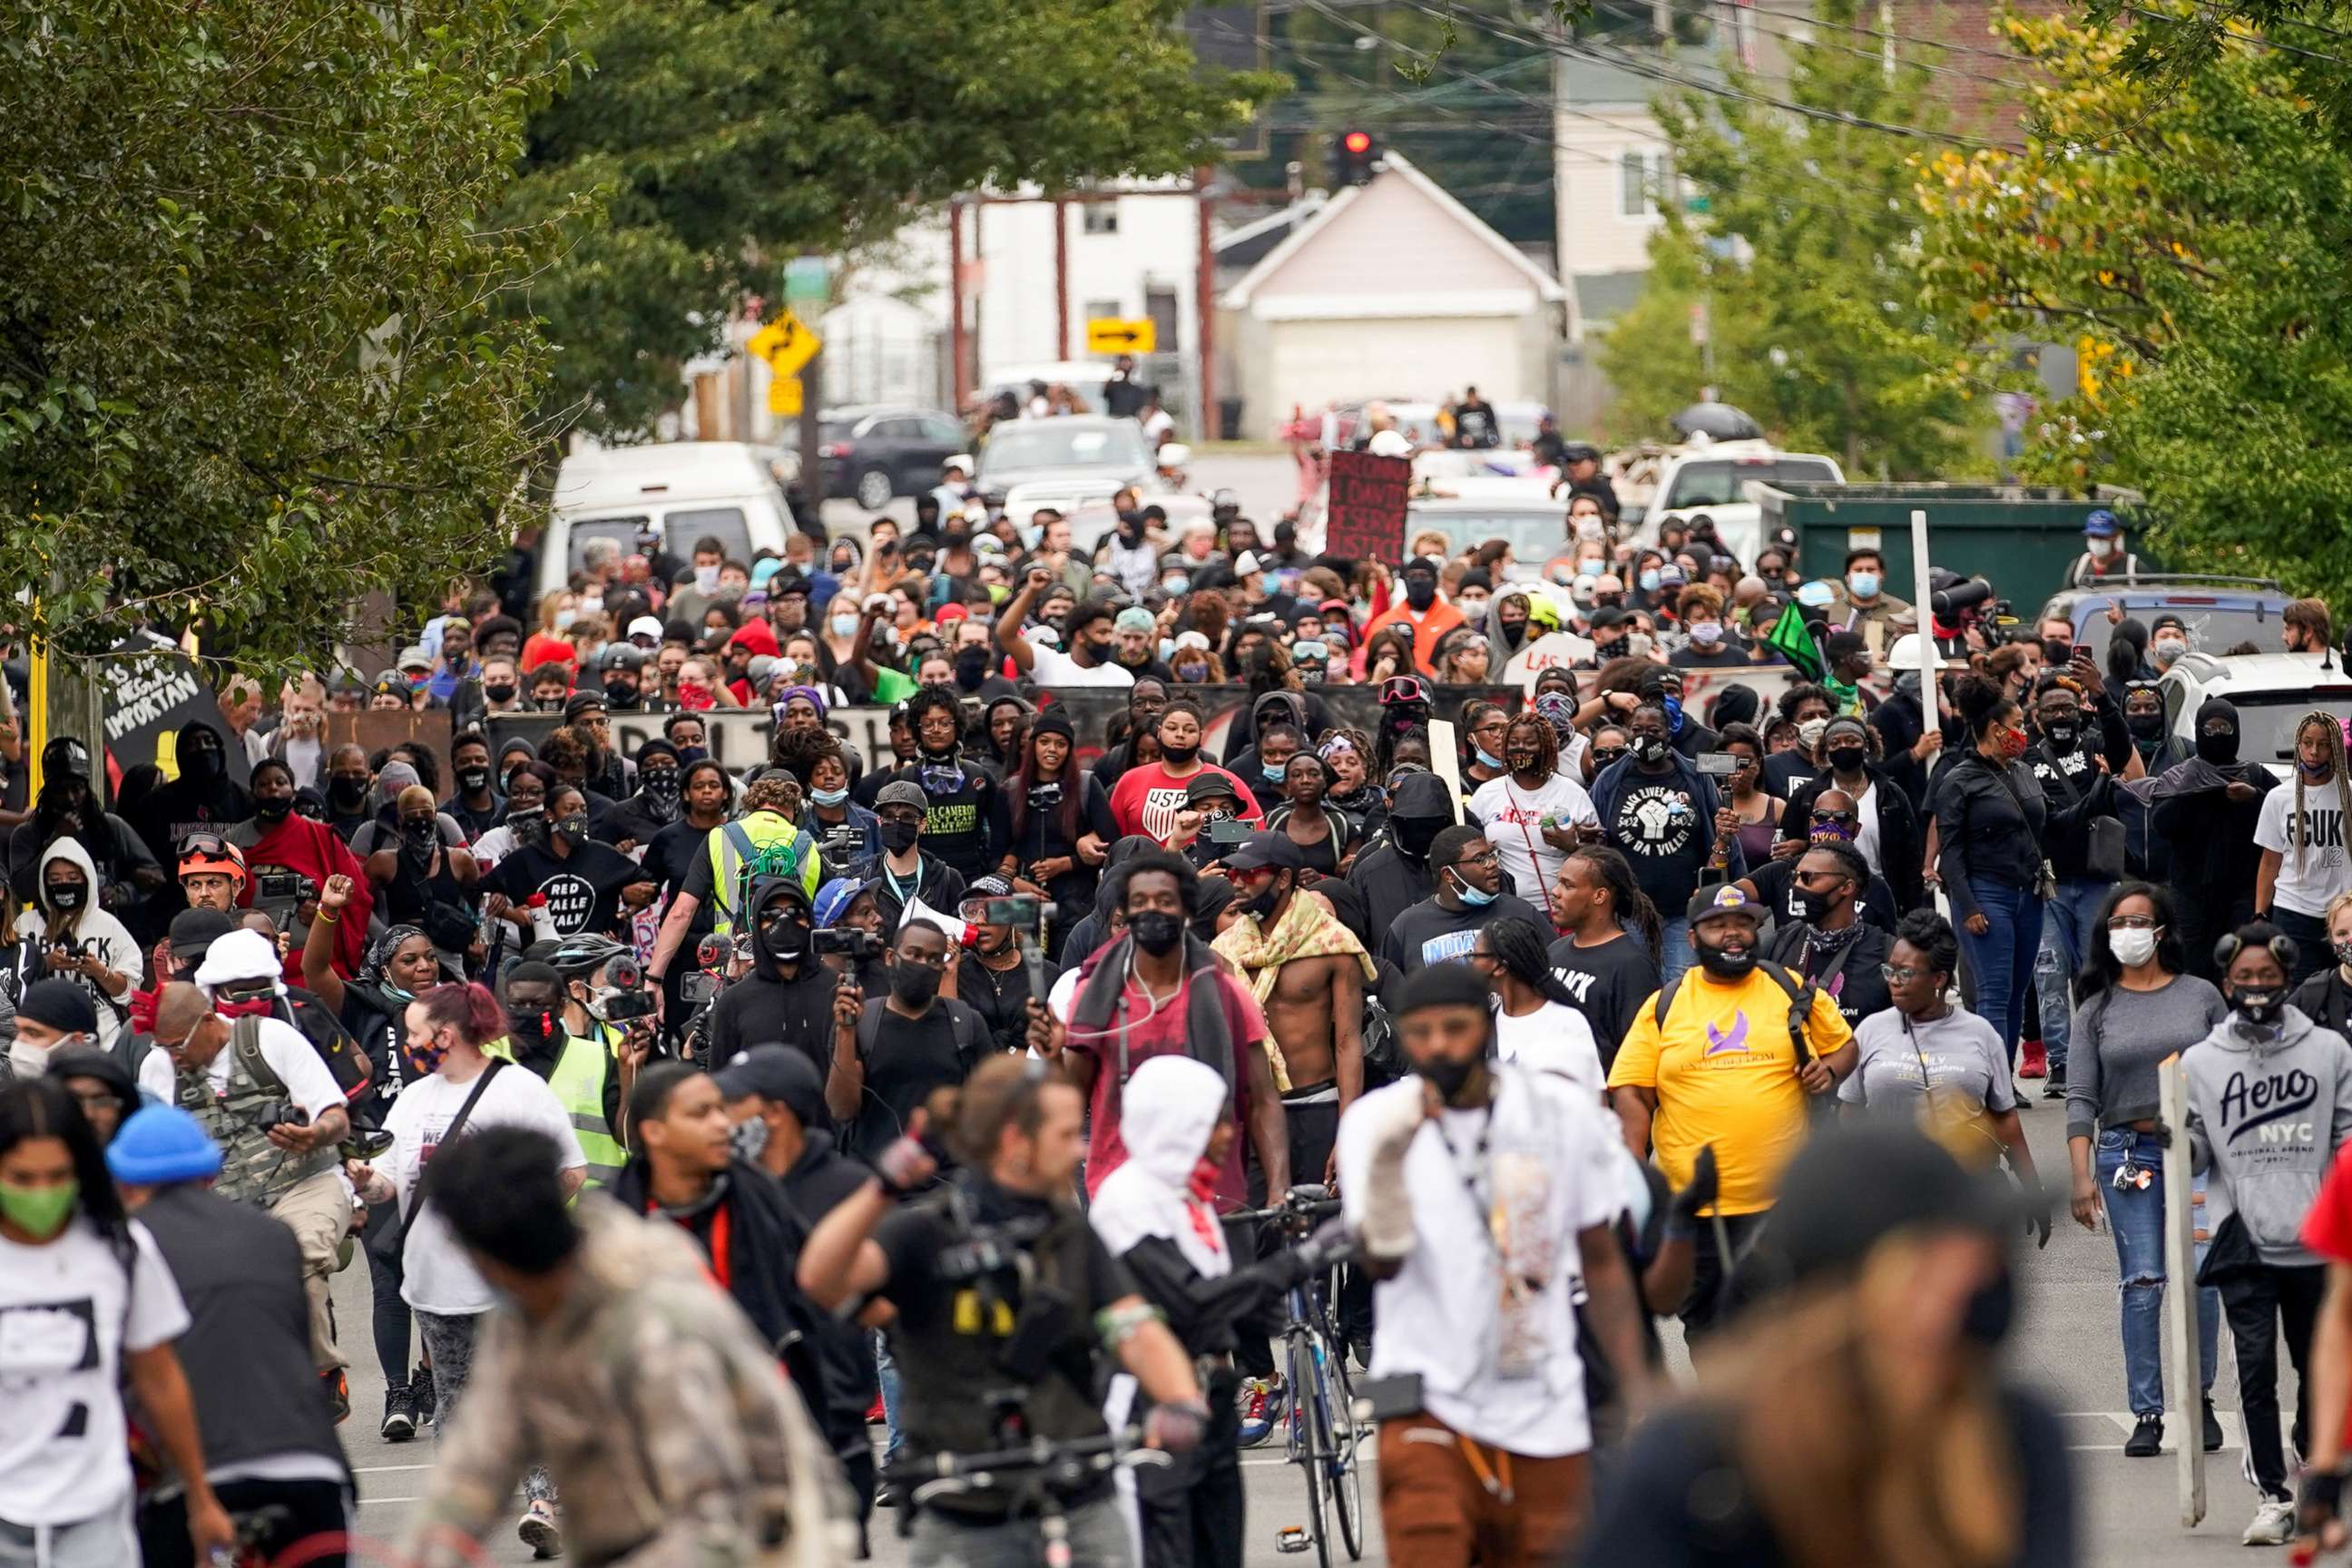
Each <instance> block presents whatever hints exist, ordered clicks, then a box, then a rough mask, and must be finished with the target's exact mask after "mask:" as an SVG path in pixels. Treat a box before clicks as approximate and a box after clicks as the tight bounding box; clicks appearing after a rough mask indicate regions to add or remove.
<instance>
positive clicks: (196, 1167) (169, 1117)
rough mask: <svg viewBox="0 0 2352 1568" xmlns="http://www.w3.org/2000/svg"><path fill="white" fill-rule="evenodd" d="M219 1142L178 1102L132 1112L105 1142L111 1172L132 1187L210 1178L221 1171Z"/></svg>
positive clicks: (108, 1168)
mask: <svg viewBox="0 0 2352 1568" xmlns="http://www.w3.org/2000/svg"><path fill="white" fill-rule="evenodd" d="M220 1168H221V1152H220V1145H219V1144H217V1143H215V1142H213V1141H212V1137H211V1135H210V1134H208V1133H207V1132H205V1130H204V1128H203V1127H202V1126H201V1125H199V1124H198V1122H197V1121H196V1119H195V1118H194V1117H193V1116H191V1115H189V1114H188V1113H187V1112H186V1111H184V1110H181V1109H180V1108H179V1107H178V1106H176V1105H150V1106H147V1107H145V1108H143V1109H142V1110H136V1111H133V1112H132V1113H131V1116H130V1118H129V1119H128V1120H127V1121H124V1122H123V1123H122V1125H121V1127H120V1128H118V1129H117V1130H116V1131H115V1134H114V1142H111V1143H110V1144H108V1145H107V1146H106V1169H107V1171H108V1173H110V1174H111V1175H112V1176H113V1177H114V1179H115V1180H116V1181H118V1182H121V1183H124V1184H129V1185H134V1186H147V1187H152V1186H162V1185H164V1184H169V1183H173V1182H208V1181H210V1180H212V1179H213V1178H214V1177H215V1176H217V1175H219V1174H220Z"/></svg>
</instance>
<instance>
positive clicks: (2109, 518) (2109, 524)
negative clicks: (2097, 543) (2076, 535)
mask: <svg viewBox="0 0 2352 1568" xmlns="http://www.w3.org/2000/svg"><path fill="white" fill-rule="evenodd" d="M2122 531H2124V527H2123V524H2122V523H2119V522H2117V521H2116V514H2115V513H2114V512H2111V511H2109V510H2107V509H2106V508H2105V507H2101V508H2100V509H2099V510H2096V511H2095V512H2093V513H2092V514H2091V515H2090V516H2088V517H2086V518H2084V520H2083V532H2084V535H2086V536H2087V537H2089V538H2092V539H2113V538H2114V537H2115V536H2116V534H2118V533H2121V532H2122Z"/></svg>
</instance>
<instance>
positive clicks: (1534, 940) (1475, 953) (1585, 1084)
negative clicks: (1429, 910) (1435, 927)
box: [1470, 917, 1607, 1105]
mask: <svg viewBox="0 0 2352 1568" xmlns="http://www.w3.org/2000/svg"><path fill="white" fill-rule="evenodd" d="M1470 967H1471V968H1472V969H1474V970H1475V971H1477V972H1478V973H1480V974H1481V975H1483V976H1485V977H1486V984H1487V985H1488V986H1490V987H1491V988H1492V989H1493V990H1494V993H1495V1059H1496V1060H1497V1061H1506V1062H1517V1063H1519V1064H1520V1065H1521V1066H1523V1067H1526V1068H1530V1069H1531V1070H1533V1071H1536V1072H1548V1073H1553V1074H1556V1075H1558V1076H1559V1077H1560V1078H1564V1079H1568V1081H1569V1082H1570V1083H1572V1084H1574V1085H1576V1087H1577V1089H1578V1090H1579V1092H1580V1093H1581V1094H1583V1095H1584V1096H1585V1097H1587V1098H1588V1099H1590V1100H1591V1101H1592V1102H1593V1103H1594V1104H1595V1105H1598V1104H1599V1103H1600V1101H1601V1086H1602V1085H1603V1084H1604V1083H1605V1082H1606V1081H1607V1075H1606V1074H1605V1073H1604V1072H1603V1071H1602V1070H1601V1047H1600V1044H1599V1042H1598V1041H1596V1040H1595V1039H1594V1038H1593V1036H1592V1026H1591V1024H1590V1023H1588V1022H1586V1021H1585V1016H1584V1015H1583V1014H1582V1013H1581V1012H1580V1011H1578V1009H1577V1005H1576V998H1575V997H1574V996H1573V995H1572V994H1570V992H1569V989H1568V987H1567V986H1566V985H1563V984H1560V979H1559V975H1557V974H1555V973H1552V968H1551V958H1550V955H1549V953H1548V952H1546V951H1545V943H1544V931H1543V928H1542V927H1541V926H1539V925H1538V924H1536V922H1535V921H1527V920H1519V919H1517V918H1515V917H1506V918H1504V919H1502V920H1498V921H1495V922H1494V923H1493V924H1492V925H1489V926H1486V927H1485V928H1484V929H1482V930H1481V931H1479V932H1478V937H1477V940H1476V941H1475V942H1473V943H1472V944H1471V947H1470Z"/></svg>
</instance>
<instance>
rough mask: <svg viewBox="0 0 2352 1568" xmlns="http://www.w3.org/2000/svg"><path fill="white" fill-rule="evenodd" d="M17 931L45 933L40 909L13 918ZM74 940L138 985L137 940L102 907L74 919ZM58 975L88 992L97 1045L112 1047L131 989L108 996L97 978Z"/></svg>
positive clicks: (26, 934) (30, 934)
mask: <svg viewBox="0 0 2352 1568" xmlns="http://www.w3.org/2000/svg"><path fill="white" fill-rule="evenodd" d="M16 934H17V935H18V936H19V937H34V936H47V934H48V921H47V919H46V918H45V917H44V916H43V915H42V913H41V911H40V910H37V909H28V910H26V911H25V912H24V913H23V914H20V915H18V916H17V917H16ZM74 940H75V941H77V942H80V943H81V944H82V945H83V946H84V947H85V948H87V949H89V951H90V952H93V953H96V954H97V955H98V956H99V958H100V959H101V960H102V961H103V962H104V963H105V964H106V967H107V968H109V969H111V970H112V971H114V973H117V974H128V975H129V976H131V984H132V985H136V984H139V976H140V974H141V973H142V971H143V970H144V969H145V967H146V960H145V959H144V958H142V957H141V955H140V952H139V943H138V942H135V941H133V940H132V939H131V932H130V931H127V930H125V929H124V928H123V924H122V922H121V921H119V920H116V919H115V918H114V917H113V916H112V915H110V914H108V913H107V912H106V911H105V910H83V911H82V913H81V919H80V920H79V921H75V922H74ZM43 945H45V946H46V945H47V944H46V943H44V944H43ZM58 977H59V978H60V979H65V980H70V981H72V982H73V983H74V984H76V985H79V986H80V987H81V988H82V989H83V990H84V991H86V992H88V993H89V999H90V1004H91V1005H93V1006H95V1007H96V1008H97V1009H98V1048H99V1049H100V1050H101V1051H110V1050H112V1049H113V1048H114V1042H115V1040H116V1039H117V1038H118V1037H120V1036H121V1033H122V1026H123V1021H124V1019H125V1017H126V1016H128V1009H129V1007H130V1005H131V993H130V991H129V990H127V989H126V990H125V991H124V992H123V993H122V994H121V995H120V996H109V995H108V994H106V993H105V992H104V991H102V990H100V988H99V984H98V982H97V981H95V980H92V979H90V978H89V977H88V976H86V975H81V974H63V973H60V974H59V976H58Z"/></svg>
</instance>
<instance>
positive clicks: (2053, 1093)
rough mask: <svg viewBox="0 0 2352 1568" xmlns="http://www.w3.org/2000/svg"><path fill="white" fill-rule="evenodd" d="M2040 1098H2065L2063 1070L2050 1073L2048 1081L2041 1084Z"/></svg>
mask: <svg viewBox="0 0 2352 1568" xmlns="http://www.w3.org/2000/svg"><path fill="white" fill-rule="evenodd" d="M2065 1098H2066V1075H2065V1074H2064V1073H2063V1072H2053V1073H2052V1074H2051V1075H2050V1081H2049V1082H2047V1083H2045V1084H2043V1085H2042V1099H2044V1100H2063V1099H2065Z"/></svg>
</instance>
